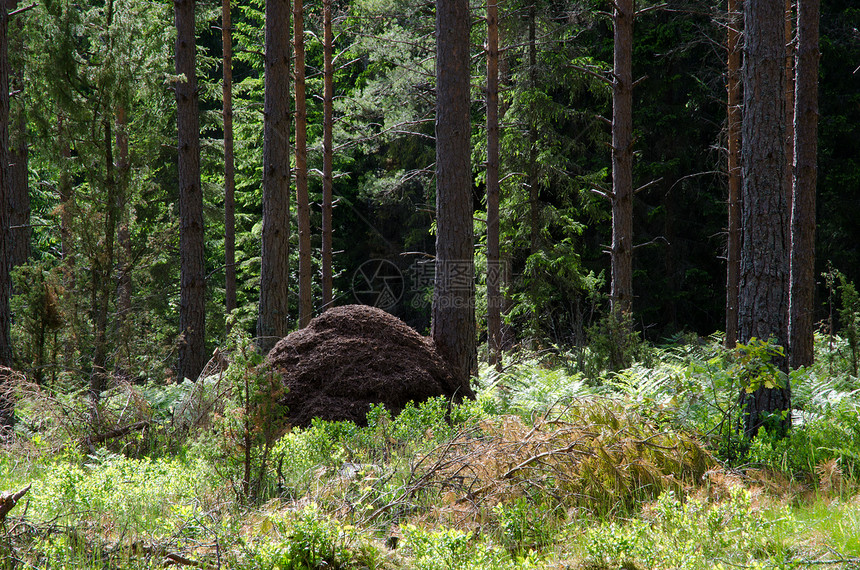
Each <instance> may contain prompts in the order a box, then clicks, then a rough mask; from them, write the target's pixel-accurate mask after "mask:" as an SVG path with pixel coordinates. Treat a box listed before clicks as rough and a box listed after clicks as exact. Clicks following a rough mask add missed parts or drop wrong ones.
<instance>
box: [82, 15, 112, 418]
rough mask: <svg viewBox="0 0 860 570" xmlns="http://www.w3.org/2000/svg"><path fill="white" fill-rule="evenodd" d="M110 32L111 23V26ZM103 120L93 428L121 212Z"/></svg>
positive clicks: (103, 385) (103, 380)
mask: <svg viewBox="0 0 860 570" xmlns="http://www.w3.org/2000/svg"><path fill="white" fill-rule="evenodd" d="M108 28H110V23H108ZM103 116H104V119H103V121H104V125H103V128H104V142H103V144H104V155H105V156H104V161H105V178H104V191H105V201H106V205H105V226H104V242H103V244H102V247H101V248H100V252H99V255H98V256H97V257H96V261H95V263H94V264H93V272H92V275H93V285H92V287H93V293H94V295H93V297H94V301H95V306H94V307H93V313H94V315H95V319H94V320H95V340H94V345H95V346H94V351H93V369H92V371H91V373H90V388H89V398H90V421H91V422H92V425H93V427H95V426H97V425H98V421H99V408H98V406H99V398H100V396H101V393H102V392H104V391H105V390H106V389H107V385H108V370H107V353H108V347H107V325H108V311H109V308H110V300H111V294H112V292H113V291H114V290H115V283H114V281H113V266H114V261H115V255H114V244H115V238H116V227H117V217H118V215H117V214H118V210H119V203H118V198H119V196H118V192H117V181H116V176H115V172H114V162H113V160H114V159H113V143H114V139H113V128H112V121H113V117H111V111H110V109H109V108H107V107H106V108H104V109H103Z"/></svg>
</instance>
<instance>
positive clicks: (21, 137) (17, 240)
mask: <svg viewBox="0 0 860 570" xmlns="http://www.w3.org/2000/svg"><path fill="white" fill-rule="evenodd" d="M16 4H17V2H7V6H14V5H16ZM15 28H16V33H15V35H14V38H13V39H14V44H15V45H14V46H13V48H12V49H13V50H15V51H17V52H19V53H24V24H23V20H21V18H18V19H17V22H16V25H15ZM7 35H8V31H7ZM7 45H8V40H7ZM10 74H11V75H10V78H9V81H10V85H11V91H23V90H24V89H25V88H26V85H25V79H24V66H23V65H20V66H19V67H18V69H15V70H14V72H13V70H12V69H11V65H10ZM9 110H10V119H9V125H10V127H11V126H12V125H13V124H14V129H10V133H9V137H10V139H11V148H10V151H9V175H10V177H11V180H10V184H9V191H10V194H9V215H10V219H9V226H10V233H9V265H10V267H11V268H13V269H14V268H15V267H18V266H19V265H23V264H25V263H27V260H28V259H29V258H30V235H31V233H32V232H31V230H30V187H29V180H28V178H29V173H28V160H29V153H28V150H27V112H26V110H25V109H24V105H23V104H21V105H18V106H17V110H15V111H14V112H13V110H12V108H11V103H10V109H9Z"/></svg>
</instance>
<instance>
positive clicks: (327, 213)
mask: <svg viewBox="0 0 860 570" xmlns="http://www.w3.org/2000/svg"><path fill="white" fill-rule="evenodd" d="M331 2H332V0H323V74H324V78H323V83H324V86H323V179H322V183H323V202H322V306H323V310H326V309H328V308H329V307H330V306H331V303H332V289H333V283H332V281H333V272H334V269H333V262H332V254H333V252H332V214H333V212H332V192H333V186H334V180H333V174H334V149H333V147H332V130H333V128H334V37H333V36H332V29H331Z"/></svg>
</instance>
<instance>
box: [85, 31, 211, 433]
mask: <svg viewBox="0 0 860 570" xmlns="http://www.w3.org/2000/svg"><path fill="white" fill-rule="evenodd" d="M107 27H108V28H110V23H108V26H107ZM102 112H103V117H104V118H103V122H104V125H103V129H104V141H103V144H104V162H105V178H104V180H105V182H104V186H105V187H104V195H105V216H104V220H105V225H104V241H103V243H102V247H101V251H100V252H99V255H98V256H97V257H96V261H95V262H94V263H93V272H92V277H93V284H92V287H93V292H94V300H95V306H94V307H93V311H92V312H93V314H94V315H95V339H94V341H93V344H94V351H93V368H92V371H91V373H90V388H89V398H90V421H91V422H92V426H93V427H95V426H96V425H98V419H99V416H98V412H99V410H98V406H99V399H100V396H101V393H102V392H104V391H105V390H106V389H107V386H108V370H107V354H108V346H107V325H108V311H109V307H110V301H111V294H112V293H113V291H115V290H116V287H115V282H114V281H113V266H114V261H115V253H114V245H115V238H116V228H117V218H118V209H119V202H118V199H119V195H118V192H117V181H116V175H115V169H114V162H113V160H114V159H113V143H114V139H113V128H112V122H113V117H112V116H111V113H110V109H108V108H104V109H102ZM195 378H196V376H195Z"/></svg>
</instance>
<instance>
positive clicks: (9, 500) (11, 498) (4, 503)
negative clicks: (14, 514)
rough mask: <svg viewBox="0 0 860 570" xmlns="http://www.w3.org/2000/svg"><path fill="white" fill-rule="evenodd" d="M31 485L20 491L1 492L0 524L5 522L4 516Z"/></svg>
mask: <svg viewBox="0 0 860 570" xmlns="http://www.w3.org/2000/svg"><path fill="white" fill-rule="evenodd" d="M31 486H32V484H30V485H27V486H26V487H24V488H23V489H21V490H20V491H15V492H12V491H3V493H0V524H2V523H3V522H5V521H6V515H8V514H9V511H11V510H12V509H13V508H15V505H17V504H18V501H20V500H21V497H23V496H24V495H26V494H27V491H29V490H30V487H31Z"/></svg>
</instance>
